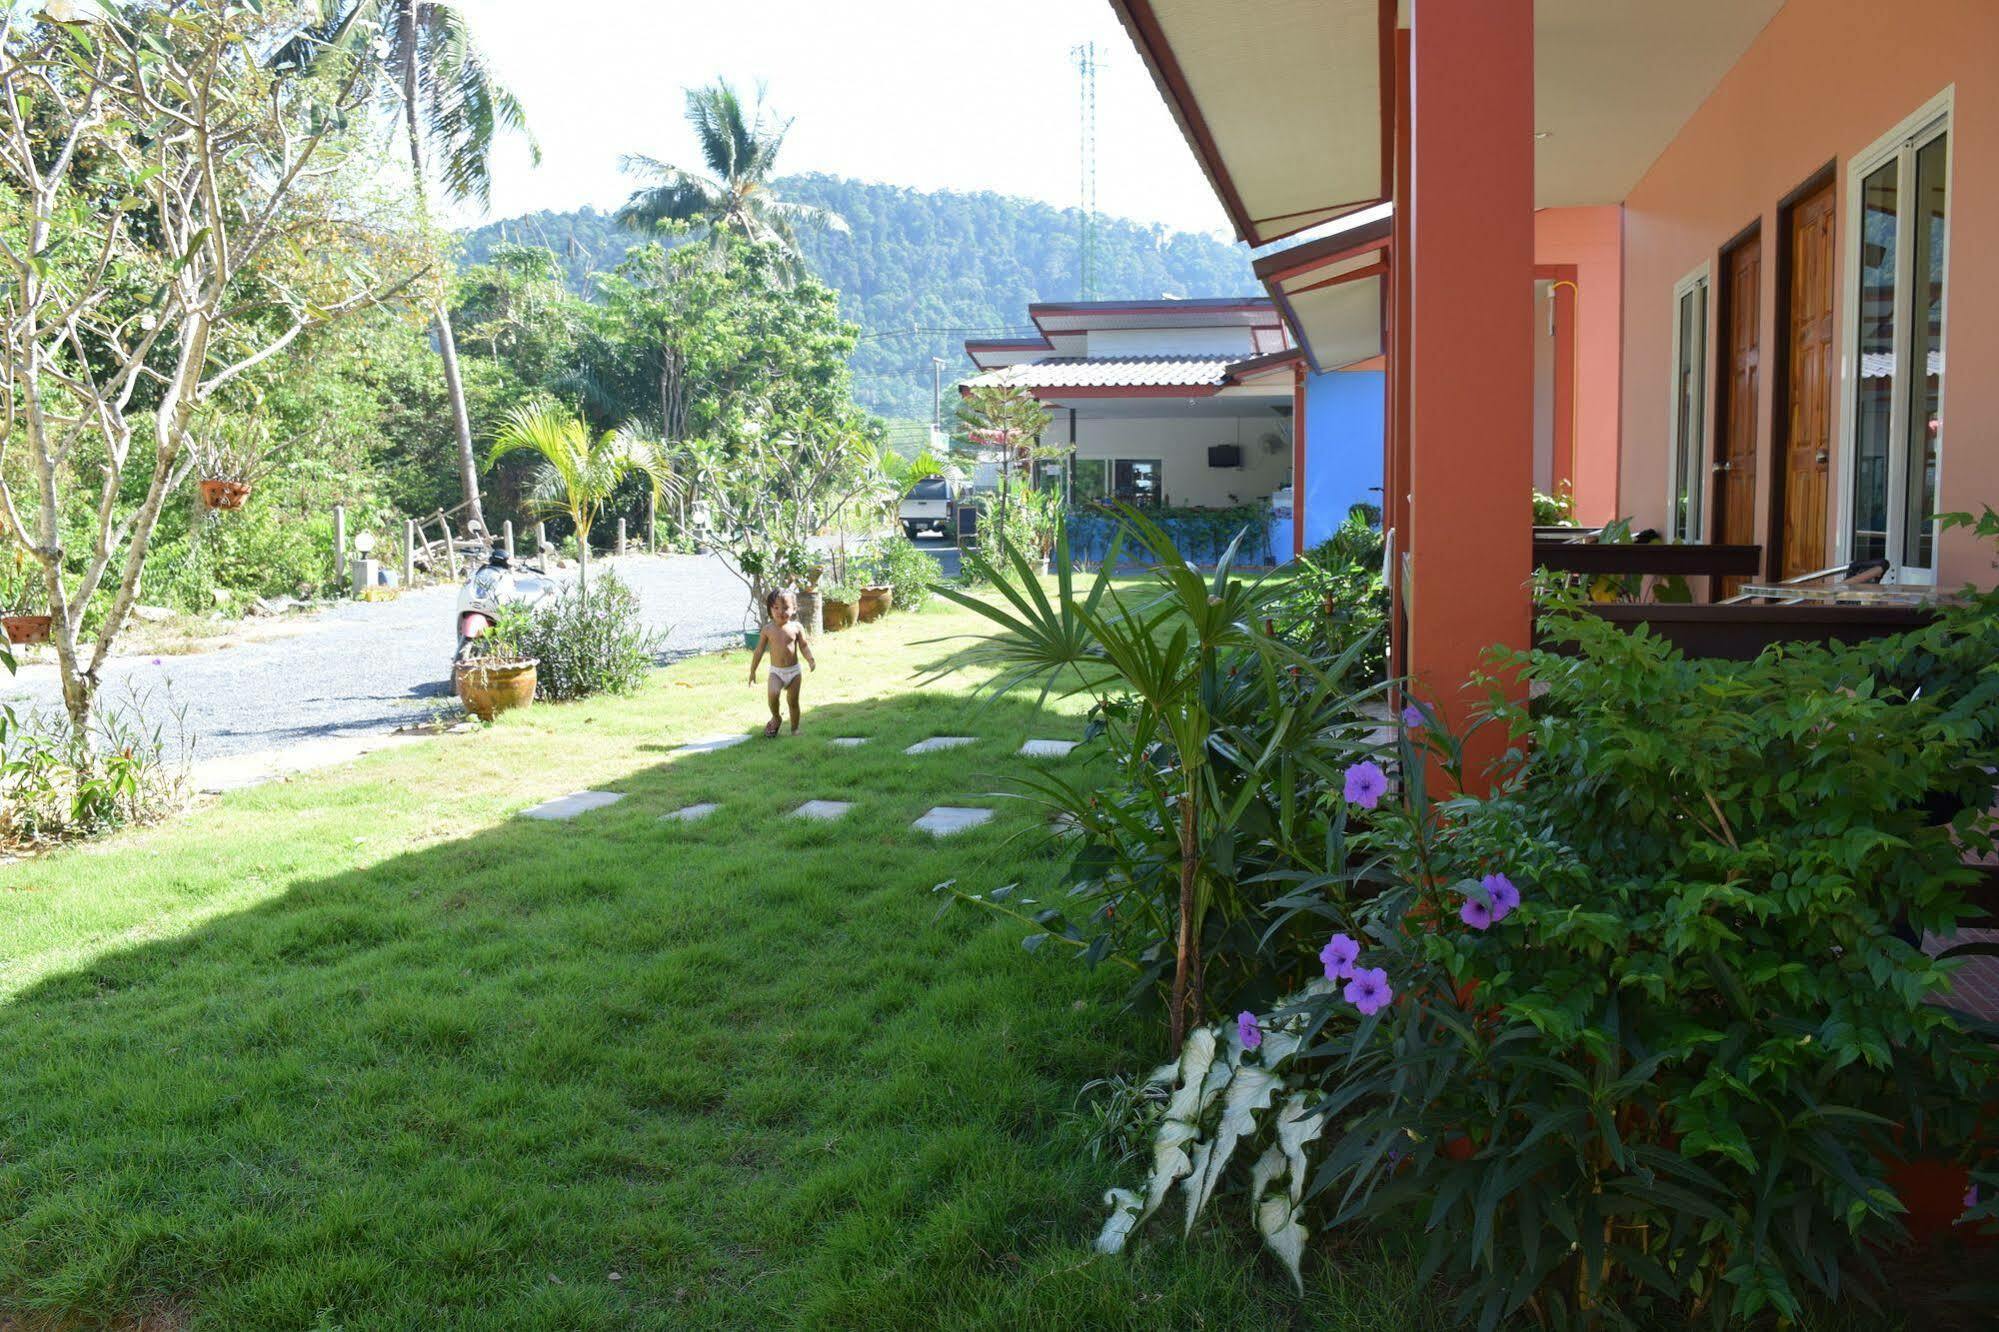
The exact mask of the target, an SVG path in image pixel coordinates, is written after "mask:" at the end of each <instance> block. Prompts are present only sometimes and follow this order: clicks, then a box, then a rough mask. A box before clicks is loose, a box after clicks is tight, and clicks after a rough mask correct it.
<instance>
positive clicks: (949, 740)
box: [902, 735, 979, 754]
mask: <svg viewBox="0 0 1999 1332" xmlns="http://www.w3.org/2000/svg"><path fill="white" fill-rule="evenodd" d="M978 739H979V737H977V736H976V735H933V736H931V737H930V738H929V739H928V740H918V741H917V742H916V743H915V744H913V745H911V746H910V747H909V748H907V749H905V750H903V751H902V752H903V753H905V754H933V753H935V752H937V751H938V750H940V749H956V748H957V747H958V746H959V745H971V744H977V743H978Z"/></svg>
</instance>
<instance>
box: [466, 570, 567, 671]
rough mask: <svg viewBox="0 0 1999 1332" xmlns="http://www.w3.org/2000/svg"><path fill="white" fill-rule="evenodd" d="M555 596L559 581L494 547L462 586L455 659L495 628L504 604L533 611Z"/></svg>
mask: <svg viewBox="0 0 1999 1332" xmlns="http://www.w3.org/2000/svg"><path fill="white" fill-rule="evenodd" d="M554 595H555V580H554V579H553V578H550V577H549V576H548V575H547V573H546V572H544V571H543V570H542V569H540V568H538V567H536V566H535V565H532V564H525V563H516V562H515V561H514V560H513V559H512V558H511V557H510V556H509V555H508V554H507V552H506V550H505V549H504V548H503V547H501V546H497V545H496V546H494V547H493V553H492V554H491V555H490V556H488V557H487V559H486V563H485V564H484V565H483V566H482V567H480V568H478V569H474V570H473V571H472V576H471V577H469V578H467V579H466V580H465V582H464V584H463V585H462V586H461V587H460V588H459V589H458V651H456V652H455V653H453V654H452V657H451V659H452V661H454V662H458V661H463V660H464V659H465V654H466V653H467V652H468V651H470V650H471V647H472V640H473V639H475V638H478V637H479V636H480V635H481V634H483V633H485V632H486V631H487V630H488V629H491V628H492V627H493V625H494V623H495V622H496V621H497V620H498V619H499V614H500V608H501V607H502V606H518V607H520V608H521V609H523V610H532V609H534V608H535V607H536V606H539V605H540V604H541V603H542V602H544V601H546V600H548V599H549V598H550V597H552V596H554Z"/></svg>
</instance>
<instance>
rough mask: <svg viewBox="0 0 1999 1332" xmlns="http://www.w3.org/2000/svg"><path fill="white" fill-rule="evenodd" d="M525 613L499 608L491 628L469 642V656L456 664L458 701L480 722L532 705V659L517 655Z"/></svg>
mask: <svg viewBox="0 0 1999 1332" xmlns="http://www.w3.org/2000/svg"><path fill="white" fill-rule="evenodd" d="M528 627H529V612H528V611H527V610H526V609H525V608H523V607H520V606H502V607H500V609H499V613H498V615H497V617H496V618H495V619H494V621H493V627H492V628H490V629H488V630H487V631H486V632H485V633H483V634H481V635H479V637H477V638H475V639H473V640H472V642H471V644H470V647H469V653H470V655H469V656H467V658H466V659H465V660H463V661H461V662H459V663H458V672H457V676H458V679H457V684H458V701H459V702H461V703H463V704H464V705H465V710H466V711H467V712H469V713H471V714H472V715H473V716H475V717H477V718H478V719H479V720H480V721H491V720H493V718H495V717H497V716H499V715H500V714H501V713H503V712H511V711H513V710H514V709H515V708H524V707H526V706H527V705H528V704H530V703H532V702H534V685H535V665H536V663H535V659H534V658H533V657H530V656H527V655H526V654H525V653H523V652H522V651H521V640H522V638H523V636H524V635H525V634H526V632H527V630H528Z"/></svg>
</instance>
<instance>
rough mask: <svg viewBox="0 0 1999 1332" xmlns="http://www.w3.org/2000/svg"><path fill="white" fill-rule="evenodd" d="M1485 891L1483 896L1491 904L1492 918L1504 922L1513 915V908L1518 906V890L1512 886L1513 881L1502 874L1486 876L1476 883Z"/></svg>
mask: <svg viewBox="0 0 1999 1332" xmlns="http://www.w3.org/2000/svg"><path fill="white" fill-rule="evenodd" d="M1478 886H1479V887H1481V888H1483V889H1485V895H1486V897H1487V898H1489V899H1490V900H1491V902H1492V918H1493V920H1495V921H1501V920H1505V919H1506V918H1507V917H1508V916H1510V915H1512V914H1513V908H1515V907H1517V906H1519V905H1520V890H1519V889H1518V888H1515V887H1514V886H1513V880H1511V879H1509V878H1507V877H1506V876H1505V875H1504V874H1488V875H1486V876H1485V877H1484V878H1483V879H1480V880H1479V881H1478Z"/></svg>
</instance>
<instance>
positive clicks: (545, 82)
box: [459, 0, 1227, 232]
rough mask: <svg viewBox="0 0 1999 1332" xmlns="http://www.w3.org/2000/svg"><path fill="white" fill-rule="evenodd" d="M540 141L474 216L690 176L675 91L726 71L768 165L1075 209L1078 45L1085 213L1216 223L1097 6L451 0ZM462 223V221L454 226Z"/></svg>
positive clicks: (941, 0)
mask: <svg viewBox="0 0 1999 1332" xmlns="http://www.w3.org/2000/svg"><path fill="white" fill-rule="evenodd" d="M460 2H461V3H462V5H463V6H464V9H465V10H466V12H467V14H468V15H469V16H471V17H472V19H473V21H474V23H475V25H476V26H475V29H474V30H475V32H476V33H477V34H478V38H479V41H480V42H481V44H482V45H483V46H484V47H485V49H486V51H487V54H488V56H489V58H490V59H491V60H492V62H493V65H494V67H495V69H496V70H497V72H498V73H499V74H500V76H501V78H502V79H503V81H504V82H506V83H507V84H508V85H509V86H510V87H511V88H512V89H513V90H514V92H515V94H516V95H517V96H518V97H519V98H520V99H521V101H522V103H523V104H524V106H525V107H526V110H527V115H528V120H529V124H530V126H531V128H532V129H533V131H534V135H535V138H536V139H537V140H538V141H539V143H540V145H541V152H542V160H541V164H540V165H539V166H534V165H532V164H531V163H530V161H529V159H528V155H527V153H526V151H525V149H524V148H523V147H521V146H520V145H519V144H510V145H508V146H507V147H505V148H504V149H503V150H502V151H501V152H500V154H499V155H498V158H497V160H496V161H495V162H494V171H493V176H494V182H493V200H492V207H491V208H490V210H488V212H487V214H486V216H487V217H491V218H504V217H512V216H515V215H518V214H520V213H524V212H532V211H534V210H535V209H539V208H547V209H553V210H558V211H559V210H564V209H569V208H578V207H581V206H583V205H584V204H592V205H594V206H596V207H597V208H599V209H610V208H614V207H616V206H617V205H618V204H619V203H621V202H622V201H623V200H624V197H625V195H626V194H627V193H628V192H629V190H630V182H629V179H628V178H627V177H624V176H622V175H621V174H620V173H619V171H618V158H619V157H620V155H622V154H624V153H643V154H647V155H649V156H652V157H657V158H659V159H660V160H662V161H666V162H670V163H673V164H675V165H685V166H689V167H693V168H699V167H700V166H701V163H700V161H699V159H698V158H697V157H696V156H695V152H694V139H693V132H692V131H691V130H690V129H689V128H688V127H687V124H686V122H685V120H684V119H683V115H682V112H683V101H682V91H683V89H685V88H687V87H690V86H693V85H697V84H703V83H707V82H710V81H712V80H713V79H715V78H716V77H717V76H721V77H726V78H728V79H729V80H730V81H732V82H733V83H735V84H736V86H737V89H738V91H739V92H742V93H744V94H745V95H747V96H754V94H755V91H756V89H757V88H758V87H759V86H760V85H761V86H762V87H763V89H764V91H765V97H766V104H767V105H768V106H769V107H770V108H771V109H773V110H774V111H776V112H777V113H779V114H781V115H783V116H787V117H790V118H792V120H793V124H792V128H791V135H790V138H789V139H788V140H787V141H786V143H785V149H784V153H783V156H782V157H781V158H780V159H779V166H778V169H779V172H780V173H781V174H782V173H786V172H805V171H823V172H827V173H829V174H832V175H839V176H851V177H855V178H858V179H861V180H869V181H885V182H887V183H889V184H893V185H908V186H914V187H916V188H919V189H955V190H993V191H997V192H999V193H1001V194H1018V195H1025V196H1027V197H1029V198H1033V199H1040V200H1043V201H1045V202H1047V203H1051V204H1054V205H1056V206H1057V207H1064V208H1067V207H1074V206H1075V205H1076V203H1077V201H1078V193H1079V188H1080V181H1079V174H1080V173H1079V163H1078V148H1079V144H1078V125H1079V115H1078V106H1077V102H1078V78H1077V72H1076V68H1075V65H1074V64H1073V62H1072V61H1071V59H1070V54H1069V53H1070V49H1071V48H1072V47H1074V46H1076V45H1078V44H1080V43H1083V42H1095V43H1096V46H1097V51H1098V66H1099V68H1098V74H1097V207H1098V211H1099V212H1102V213H1105V214H1109V215H1113V216H1119V217H1129V218H1135V219H1137V220H1139V221H1143V222H1161V223H1164V224H1166V225H1167V226H1169V227H1172V228H1175V229H1178V230H1186V231H1210V232H1226V228H1227V221H1226V219H1225V218H1224V217H1223V215H1222V210H1221V206H1220V205H1219V204H1217V203H1216V202H1215V197H1214V194H1213V192H1212V191H1211V190H1210V189H1209V188H1208V184H1207V181H1206V179H1205V178H1204V177H1203V176H1202V175H1201V172H1200V168H1199V167H1198V166H1196V165H1195V162H1194V158H1193V155H1192V154H1191V153H1190V152H1189V151H1188V149H1187V145H1186V143H1185V141H1184V140H1183V139H1182V138H1181V137H1180V132H1179V129H1178V127H1177V126H1175V124H1174V123H1173V119H1172V116H1171V115H1170V113H1168V111H1167V110H1166V107H1165V104H1164V103H1163V102H1162V101H1161V100H1160V98H1159V93H1158V90H1157V89H1155V88H1154V87H1153V85H1152V81H1151V78H1150V77H1149V76H1148V75H1147V73H1146V71H1145V66H1144V64H1143V63H1142V62H1141V61H1140V60H1139V58H1138V55H1137V52H1135V51H1134V50H1133V49H1132V46H1131V42H1130V40H1129V39H1128V38H1127V37H1126V36H1125V33H1124V29H1123V28H1122V27H1121V26H1120V25H1119V23H1118V21H1117V18H1116V17H1115V16H1114V15H1113V14H1112V13H1111V9H1110V6H1109V4H1107V3H1105V0H1001V3H994V2H993V0H720V2H719V3H717V0H705V3H696V2H695V0H460ZM476 220H478V218H477V217H476V215H474V214H471V213H467V214H466V215H464V216H462V217H461V218H460V219H459V221H460V222H461V223H463V222H472V221H476Z"/></svg>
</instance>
